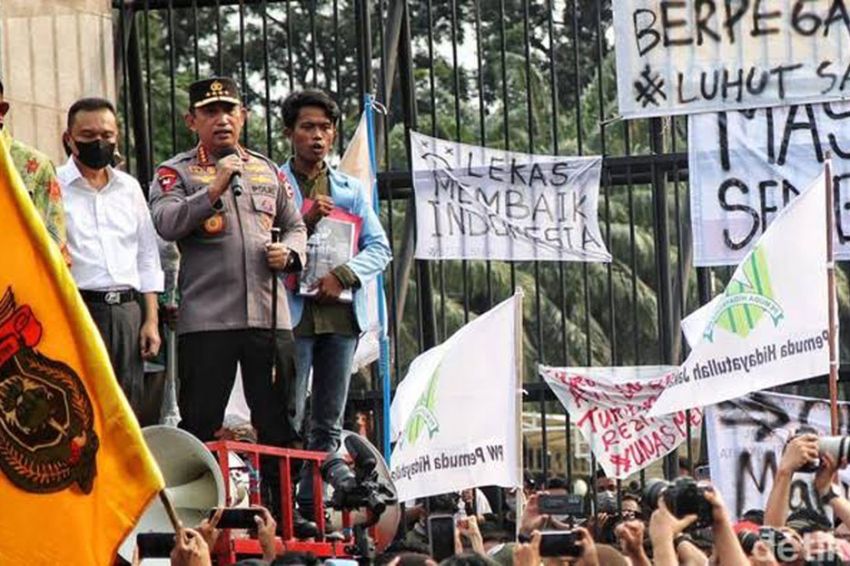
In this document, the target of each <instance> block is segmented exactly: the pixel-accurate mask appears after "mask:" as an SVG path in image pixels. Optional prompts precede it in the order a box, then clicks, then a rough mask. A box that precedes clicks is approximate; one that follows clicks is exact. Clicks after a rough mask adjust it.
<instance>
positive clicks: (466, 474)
mask: <svg viewBox="0 0 850 566" xmlns="http://www.w3.org/2000/svg"><path fill="white" fill-rule="evenodd" d="M520 297H521V296H520V295H514V296H513V297H512V298H510V299H508V300H507V301H504V302H503V303H501V304H499V305H497V306H496V307H494V308H493V309H491V310H490V311H488V312H486V313H484V314H482V315H481V316H479V317H478V318H476V319H475V320H473V321H472V322H470V323H469V324H467V325H466V326H464V327H463V328H461V329H460V330H458V331H457V332H456V333H455V334H454V335H452V337H451V338H449V339H448V340H446V342H445V343H443V344H442V345H440V346H438V347H437V348H433V349H431V350H428V351H427V352H425V353H424V354H422V355H420V356H419V357H418V358H417V359H416V360H414V362H413V364H411V366H410V370H409V371H408V373H407V376H405V378H404V381H402V382H401V385H400V386H399V390H398V393H397V394H396V398H395V399H393V408H392V414H393V417H392V419H391V420H392V423H393V425H394V427H396V430H395V432H394V437H395V439H396V440H397V443H396V446H395V449H394V450H393V453H392V457H391V459H390V472H391V475H392V479H393V482H394V483H395V486H396V488H397V489H398V495H399V499H400V500H401V501H406V500H410V499H414V498H416V497H427V496H430V495H436V494H440V493H446V492H450V491H457V490H460V489H465V488H469V487H475V486H482V485H499V486H503V487H514V486H517V485H519V484H520V466H519V461H518V458H519V440H518V430H519V426H520V423H519V420H518V418H517V397H518V389H517V388H518V387H520V386H521V384H519V383H518V379H519V377H518V369H517V368H518V347H519V346H521V343H522V336H521V335H519V336H517V334H518V332H517V327H518V326H519V324H521V319H519V318H518V317H519V316H521V304H522V303H521V298H520ZM518 311H519V312H518Z"/></svg>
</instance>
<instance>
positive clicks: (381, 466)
mask: <svg viewBox="0 0 850 566" xmlns="http://www.w3.org/2000/svg"><path fill="white" fill-rule="evenodd" d="M355 452H356V453H358V454H355ZM337 455H340V456H343V457H345V458H346V459H350V460H351V461H352V462H353V467H354V470H355V472H356V470H357V467H358V462H363V461H369V465H370V466H371V465H372V464H374V472H375V477H376V479H377V480H378V482H379V483H380V484H381V485H383V486H384V487H385V489H386V490H387V491H386V495H387V496H388V497H387V498H386V499H385V500H384V501H385V502H386V503H387V505H386V507H385V508H384V510H383V512H382V513H381V515H380V517H379V518H378V521H377V523H375V524H374V525H373V528H374V532H373V534H372V538H373V539H374V540H373V542H374V543H375V549H376V551H377V552H382V551H383V550H384V549H385V548H386V547H388V546H389V545H390V544H391V543H392V541H393V538H394V537H395V535H396V531H397V530H398V525H399V522H400V521H401V507H400V505H399V502H398V492H397V491H396V488H395V485H394V484H393V481H392V477H391V476H390V470H389V468H388V467H387V463H386V461H385V460H384V458H383V456H381V453H380V451H379V450H378V449H377V448H375V446H374V445H373V444H372V443H371V442H369V441H368V440H367V439H366V438H365V437H363V436H360V435H359V434H357V433H354V432H351V431H348V430H344V431H342V436H341V437H340V450H339V452H338V453H337ZM325 485H326V487H327V488H328V492H329V494H330V495H332V494H333V486H331V485H329V484H325ZM326 499H327V498H326ZM350 520H351V525H352V526H356V525H366V524H368V523H371V522H373V518H372V517H370V513H369V512H367V511H366V510H365V509H355V510H353V511H351V514H350ZM330 522H331V526H332V527H333V529H334V530H336V531H339V530H342V513H340V512H339V511H338V510H333V509H332V510H331V521H330Z"/></svg>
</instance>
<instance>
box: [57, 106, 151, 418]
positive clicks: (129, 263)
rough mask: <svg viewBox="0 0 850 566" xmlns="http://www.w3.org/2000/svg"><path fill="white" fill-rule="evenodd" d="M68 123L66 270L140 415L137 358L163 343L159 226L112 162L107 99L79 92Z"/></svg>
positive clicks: (63, 177)
mask: <svg viewBox="0 0 850 566" xmlns="http://www.w3.org/2000/svg"><path fill="white" fill-rule="evenodd" d="M67 128H68V129H67V130H66V131H65V133H64V134H63V141H64V142H65V145H66V147H67V148H68V149H69V150H70V153H71V155H70V157H69V158H68V161H67V163H65V165H63V166H61V167H59V169H58V170H57V176H58V177H59V182H60V184H61V185H62V197H63V200H64V205H65V217H66V221H67V228H68V250H69V252H70V254H71V261H72V263H71V274H72V275H73V276H74V280H75V281H76V283H77V287H78V288H79V289H80V294H81V295H82V297H83V300H84V301H85V303H86V305H87V306H88V308H89V311H90V312H91V314H92V318H93V319H94V321H95V324H97V327H98V329H99V330H100V333H101V336H102V337H103V341H104V342H105V343H106V348H107V350H108V351H109V357H110V359H111V360H112V367H113V369H114V370H115V375H116V377H117V378H118V381H119V383H120V384H121V388H122V389H123V390H124V394H125V395H126V396H127V399H128V400H129V401H130V405H131V406H132V407H133V410H134V411H135V412H136V415H139V413H140V410H141V408H142V404H143V400H144V396H145V392H144V365H143V361H142V360H143V358H144V359H147V358H151V357H153V356H155V355H156V354H157V352H158V351H159V346H160V338H159V329H158V318H157V293H159V292H162V290H163V273H162V269H161V266H160V260H159V251H158V249H157V240H156V232H155V231H154V227H153V222H152V221H151V217H150V212H149V211H148V207H147V203H146V200H145V195H144V193H143V192H142V188H141V187H140V186H139V183H138V182H137V181H136V180H135V179H134V178H133V177H131V176H130V175H128V174H126V173H124V172H122V171H119V170H117V169H115V168H113V167H112V162H113V156H114V155H115V145H116V141H117V140H118V123H117V120H116V117H115V107H114V106H113V105H112V103H111V102H109V101H108V100H105V99H102V98H83V99H81V100H78V101H77V102H75V103H74V104H73V105H71V108H70V109H69V110H68V125H67ZM140 298H141V299H142V301H141V303H142V304H143V305H144V316H143V312H142V307H141V306H140V300H139V299H140Z"/></svg>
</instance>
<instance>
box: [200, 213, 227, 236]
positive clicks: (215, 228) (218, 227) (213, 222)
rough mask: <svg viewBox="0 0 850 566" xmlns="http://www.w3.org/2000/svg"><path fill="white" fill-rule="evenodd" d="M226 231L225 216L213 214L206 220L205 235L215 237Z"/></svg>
mask: <svg viewBox="0 0 850 566" xmlns="http://www.w3.org/2000/svg"><path fill="white" fill-rule="evenodd" d="M223 230H224V215H223V214H221V213H220V212H219V213H216V214H213V215H212V216H210V217H209V218H207V219H206V220H204V234H206V235H207V236H215V235H216V234H219V233H221V232H222V231H223Z"/></svg>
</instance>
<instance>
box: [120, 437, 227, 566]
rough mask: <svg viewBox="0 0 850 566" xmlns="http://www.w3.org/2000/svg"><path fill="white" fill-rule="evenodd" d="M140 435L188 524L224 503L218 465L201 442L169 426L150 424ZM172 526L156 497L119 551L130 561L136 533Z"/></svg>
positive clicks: (166, 530)
mask: <svg viewBox="0 0 850 566" xmlns="http://www.w3.org/2000/svg"><path fill="white" fill-rule="evenodd" d="M142 435H143V436H144V438H145V442H146V443H147V445H148V449H150V451H151V454H152V455H153V457H154V460H156V463H157V464H158V465H159V469H160V471H162V476H163V478H164V479H165V491H166V492H167V493H168V496H169V498H170V499H171V503H172V504H173V506H174V509H175V511H176V512H177V517H178V518H179V519H180V521H181V522H182V523H183V525H184V526H187V527H195V526H197V525H198V524H199V523H200V522H201V521H202V520H203V519H204V518H206V517H207V515H208V514H209V511H210V509H212V508H213V507H224V505H225V491H224V479H223V478H222V475H221V469H220V468H219V466H218V462H217V461H216V459H215V457H214V456H213V455H212V453H211V452H210V451H209V450H208V449H207V447H206V446H204V443H203V442H201V441H200V440H198V439H197V438H196V437H195V436H193V435H191V434H189V433H188V432H186V431H184V430H180V429H179V428H175V427H171V426H163V425H157V426H149V427H146V428H143V429H142ZM171 532H174V527H173V526H172V525H171V521H170V520H169V519H168V514H167V513H166V511H165V507H163V505H162V502H161V501H160V500H159V498H158V497H157V498H155V499H154V500H153V501H152V502H151V503H150V505H148V508H147V509H146V510H145V512H144V514H143V515H142V518H141V519H139V522H138V523H137V524H136V528H135V529H133V532H132V533H130V536H128V537H127V538H126V539H125V540H124V542H123V543H122V544H121V548H120V549H119V550H118V554H120V555H121V557H122V558H124V559H125V560H127V561H128V562H129V561H132V559H133V549H134V548H135V546H136V536H137V535H138V534H139V533H171ZM170 563H171V562H170V560H168V559H162V560H144V562H143V564H144V565H145V566H147V565H149V564H150V565H153V564H163V565H164V564H170Z"/></svg>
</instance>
